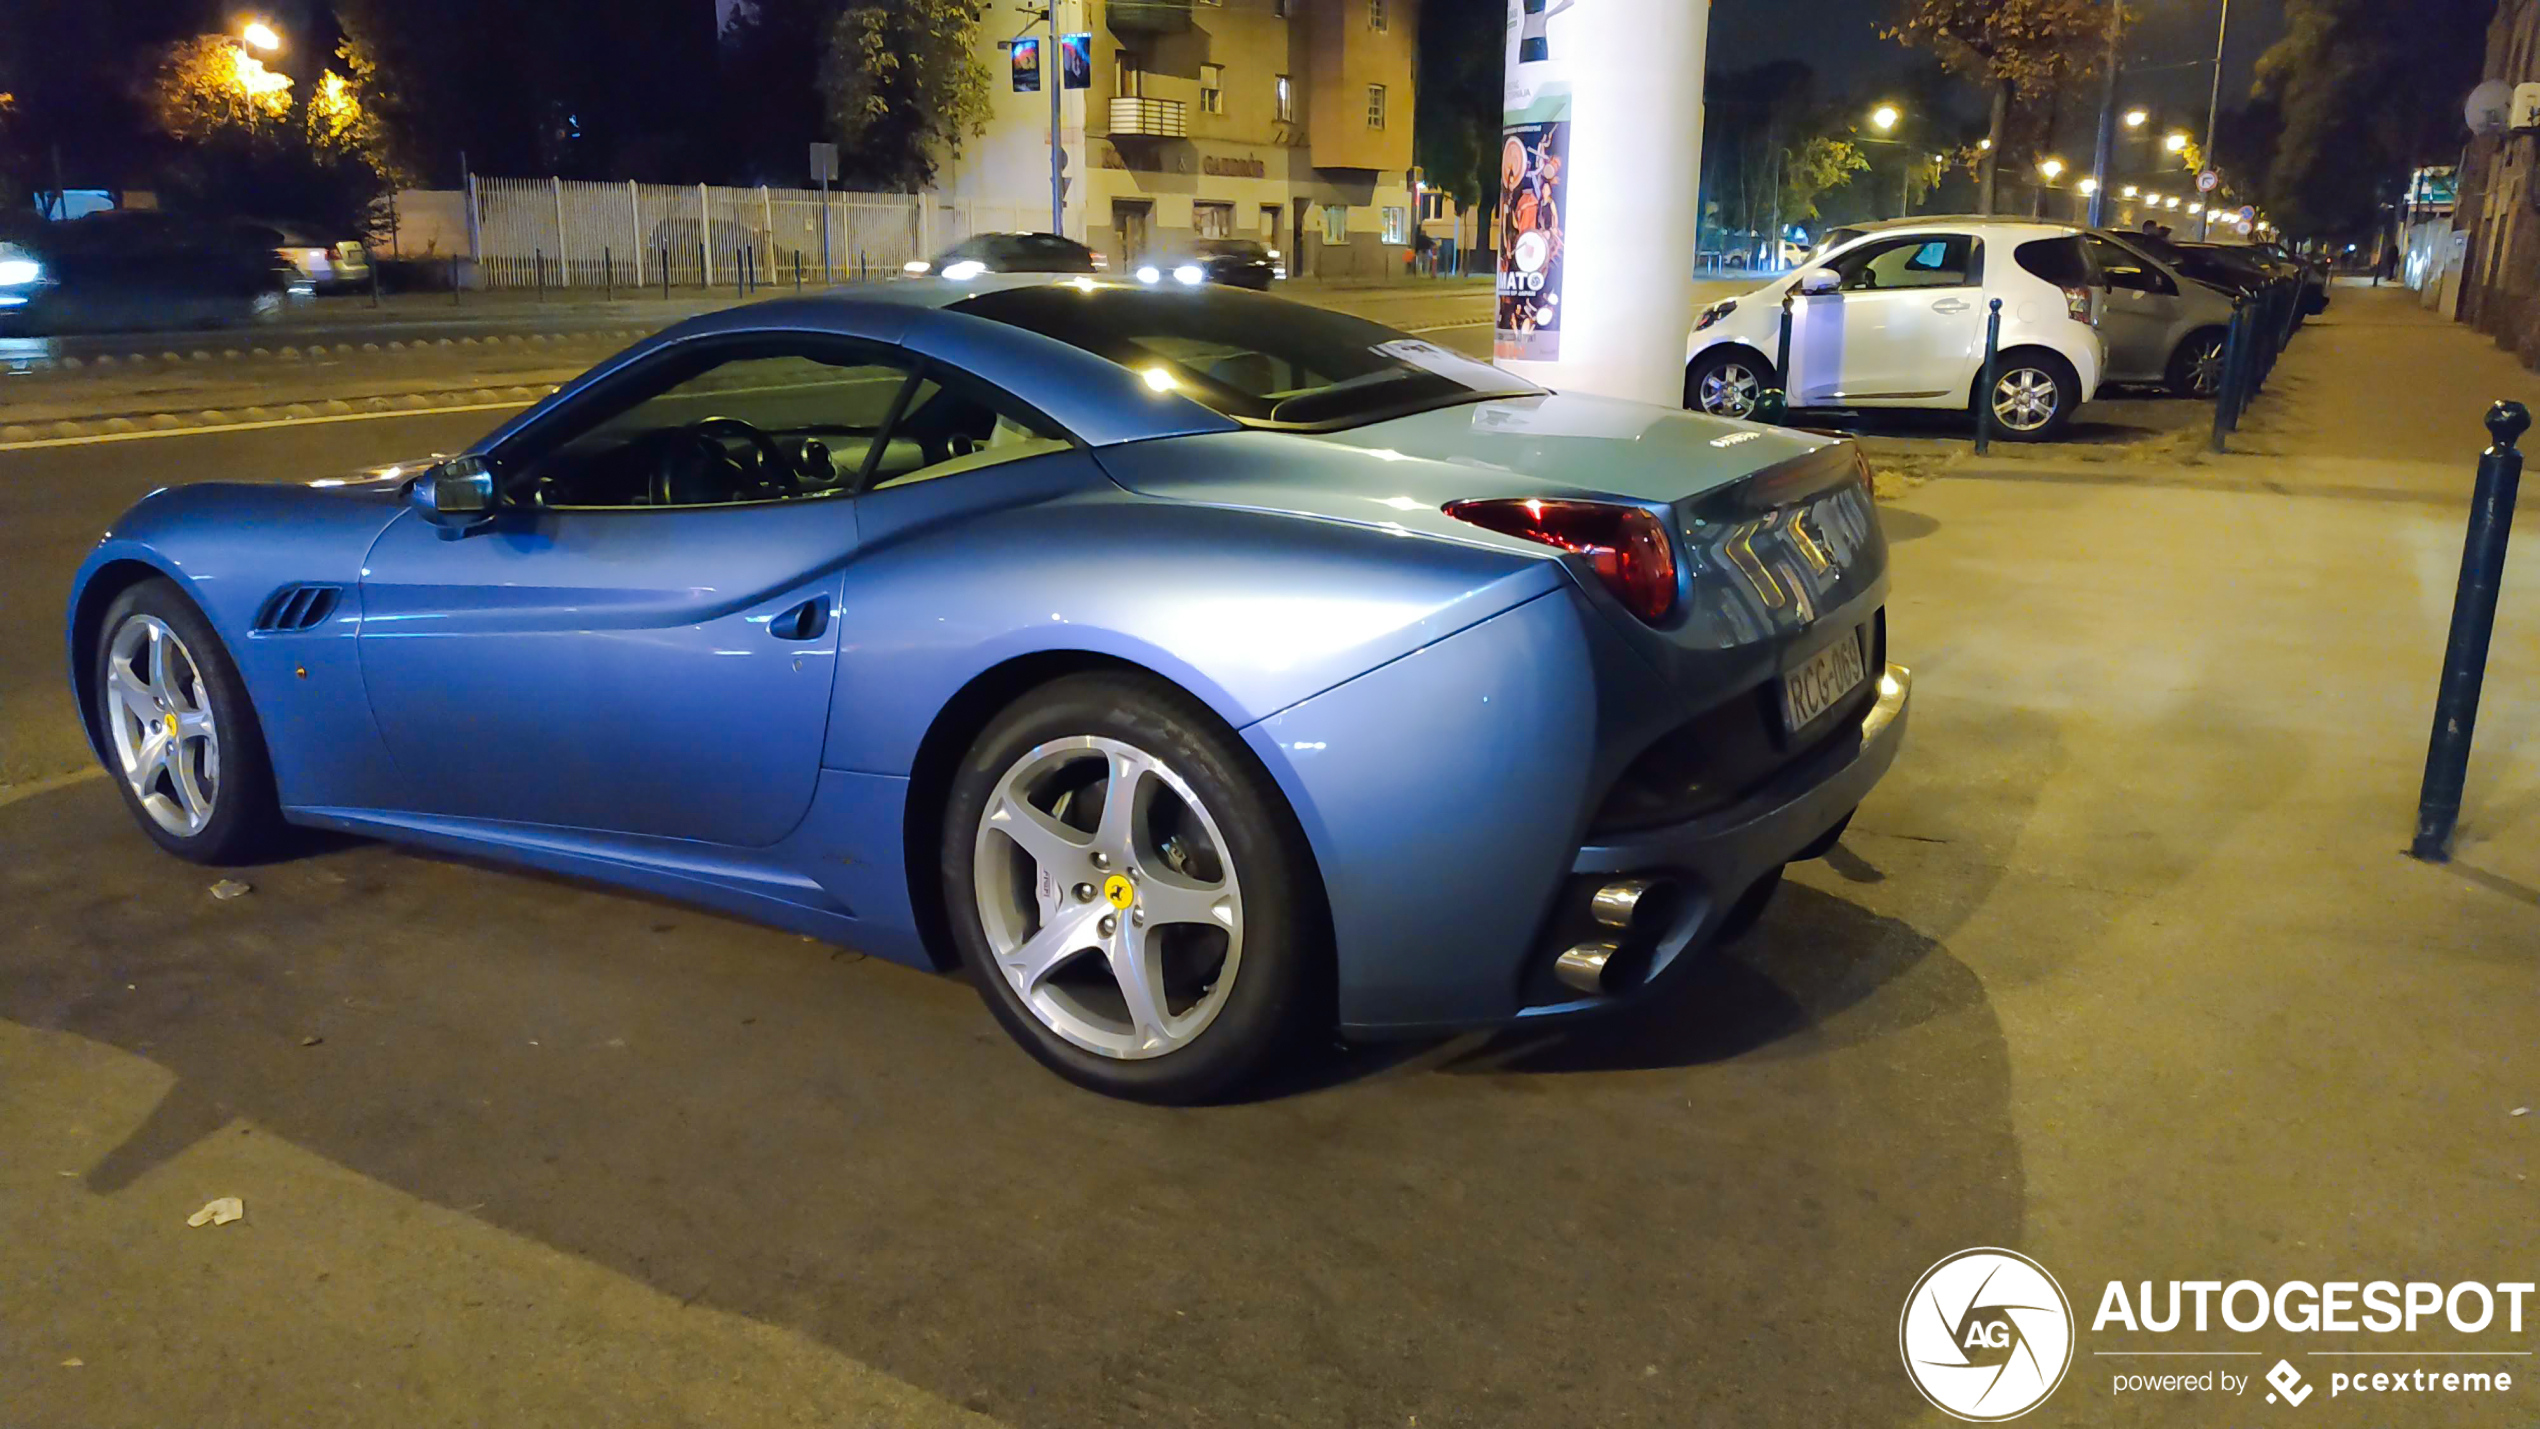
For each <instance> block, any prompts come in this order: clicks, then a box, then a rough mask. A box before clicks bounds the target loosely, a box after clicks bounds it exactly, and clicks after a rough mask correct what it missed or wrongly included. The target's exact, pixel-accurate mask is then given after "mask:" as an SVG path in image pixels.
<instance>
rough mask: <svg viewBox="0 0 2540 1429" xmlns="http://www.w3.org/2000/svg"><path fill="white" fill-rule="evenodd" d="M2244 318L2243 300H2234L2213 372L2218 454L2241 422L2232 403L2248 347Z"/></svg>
mask: <svg viewBox="0 0 2540 1429" xmlns="http://www.w3.org/2000/svg"><path fill="white" fill-rule="evenodd" d="M2244 315H2245V314H2244V312H2243V308H2242V303H2241V300H2240V299H2238V298H2234V299H2232V300H2231V325H2230V326H2229V327H2226V328H2224V329H2223V350H2222V362H2221V364H2220V365H2219V366H2218V367H2216V368H2215V370H2214V440H2213V450H2214V451H2215V452H2216V453H2217V454H2220V453H2221V452H2222V450H2223V438H2224V437H2225V436H2226V435H2227V434H2229V433H2230V431H2231V429H2232V424H2233V423H2234V422H2235V421H2236V420H2238V419H2237V418H2236V416H2235V415H2234V414H2233V412H2232V403H2233V402H2235V401H2237V400H2238V399H2239V396H2240V374H2239V363H2240V351H2241V348H2242V347H2243V346H2245V345H2246V344H2245V340H2244V337H2243V334H2242V331H2241V329H2242V328H2243V327H2244V326H2246V324H2245V323H2243V322H2242V318H2243V317H2244Z"/></svg>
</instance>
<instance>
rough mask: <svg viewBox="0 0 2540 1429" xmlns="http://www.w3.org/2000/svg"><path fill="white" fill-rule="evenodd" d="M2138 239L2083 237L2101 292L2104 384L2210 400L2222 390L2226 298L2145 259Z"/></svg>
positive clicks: (2100, 234)
mask: <svg viewBox="0 0 2540 1429" xmlns="http://www.w3.org/2000/svg"><path fill="white" fill-rule="evenodd" d="M2140 238H2141V235H2138V234H2130V233H2122V232H2115V231H2109V230H2098V231H2094V232H2092V233H2091V234H2090V236H2089V240H2088V242H2089V247H2090V259H2091V263H2092V266H2094V267H2095V268H2096V269H2097V270H2098V272H2099V279H2100V281H2101V282H2102V283H2104V284H2105V285H2106V286H2107V289H2108V296H2107V299H2106V300H2105V301H2104V302H2103V303H2102V304H2101V306H2100V310H2099V334H2100V336H2101V337H2102V338H2104V339H2105V340H2106V341H2107V344H2108V370H2107V373H2106V378H2105V380H2107V381H2109V382H2143V383H2150V382H2158V383H2162V384H2164V385H2166V386H2167V387H2168V388H2169V389H2170V390H2171V391H2172V392H2175V393H2177V394H2178V395H2179V396H2181V397H2211V396H2213V395H2214V391H2215V389H2216V388H2217V387H2219V386H2220V385H2221V384H2222V358H2223V343H2224V340H2225V338H2226V337H2227V336H2228V335H2229V332H2230V328H2231V294H2229V293H2228V292H2225V291H2224V290H2222V289H2221V288H2217V287H2214V286H2212V285H2210V284H2206V283H2200V282H2198V281H2196V280H2195V279H2193V278H2190V277H2188V276H2187V275H2186V274H2184V273H2181V272H2179V271H2178V270H2177V269H2176V268H2174V267H2172V266H2171V265H2169V264H2167V263H2164V262H2162V261H2161V260H2160V259H2158V258H2156V257H2154V256H2152V254H2151V252H2150V250H2149V249H2148V247H2147V246H2146V245H2144V244H2143V243H2142V242H2141V241H2140Z"/></svg>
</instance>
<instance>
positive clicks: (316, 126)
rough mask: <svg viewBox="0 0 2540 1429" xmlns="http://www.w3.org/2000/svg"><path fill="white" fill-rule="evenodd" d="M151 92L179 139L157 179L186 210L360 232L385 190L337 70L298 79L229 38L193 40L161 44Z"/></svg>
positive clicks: (363, 116) (365, 130)
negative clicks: (163, 47)
mask: <svg viewBox="0 0 2540 1429" xmlns="http://www.w3.org/2000/svg"><path fill="white" fill-rule="evenodd" d="M348 48H349V47H348ZM149 99H150V109H151V113H152V115H153V117H154V118H155V119H156V121H157V123H158V125H159V127H160V129H161V130H162V131H163V132H164V133H165V134H166V136H167V137H168V138H169V139H171V140H174V141H175V144H176V157H174V158H172V159H171V160H169V161H168V163H167V164H166V165H165V166H164V167H163V169H162V171H161V174H160V186H161V188H162V189H163V190H165V191H166V194H167V196H168V197H169V198H171V199H173V200H175V201H176V202H177V204H178V205H179V206H182V207H185V208H188V209H191V210H193V211H195V212H198V213H204V214H218V215H227V216H233V217H252V218H279V219H288V220H296V221H300V222H304V223H309V224H313V225H316V226H317V227H318V228H320V229H321V230H322V231H327V232H334V233H360V232H364V231H366V230H367V229H368V228H369V227H370V218H371V207H372V205H373V204H374V203H375V202H377V200H378V199H379V198H380V197H381V196H382V195H383V194H384V193H385V192H386V191H387V190H388V188H389V187H390V180H389V177H388V172H387V166H386V164H385V163H384V161H383V160H382V157H381V155H380V151H379V145H378V133H377V128H376V126H375V125H374V124H373V122H372V120H371V117H370V113H369V110H368V108H367V107H366V106H365V104H364V103H363V98H362V93H361V89H360V86H359V85H358V84H357V83H356V82H355V81H353V80H350V79H347V78H346V77H345V76H344V74H343V73H342V72H341V71H338V70H334V69H321V70H320V71H319V72H318V74H317V77H316V79H315V80H314V82H312V83H311V84H309V85H306V86H301V85H298V84H295V83H294V81H293V80H292V79H291V77H290V76H288V75H285V74H283V73H281V72H279V71H278V70H275V69H273V68H271V67H269V66H267V65H266V64H265V63H264V61H263V60H261V59H259V58H257V57H256V56H255V55H253V54H250V53H249V52H248V51H247V50H246V48H245V47H244V46H242V45H240V44H239V43H238V42H237V41H235V40H233V39H231V38H230V37H228V36H226V35H200V36H196V37H194V38H192V39H188V40H183V41H179V42H178V43H177V44H175V45H173V46H171V47H170V48H169V49H168V50H167V52H166V54H165V56H164V58H163V59H162V60H161V61H160V64H159V67H158V70H157V73H156V74H155V75H154V76H153V77H152V80H151V83H150V86H149Z"/></svg>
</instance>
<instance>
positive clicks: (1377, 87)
mask: <svg viewBox="0 0 2540 1429" xmlns="http://www.w3.org/2000/svg"><path fill="white" fill-rule="evenodd" d="M1367 127H1368V128H1370V129H1382V128H1384V127H1385V87H1384V86H1383V85H1381V84H1371V85H1369V86H1367Z"/></svg>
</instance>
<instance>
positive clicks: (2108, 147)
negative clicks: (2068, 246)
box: [2090, 0, 2221, 228]
mask: <svg viewBox="0 0 2540 1429" xmlns="http://www.w3.org/2000/svg"><path fill="white" fill-rule="evenodd" d="M2124 17H2125V7H2124V6H2123V5H2120V4H2118V3H2117V0H2108V77H2107V81H2106V83H2105V84H2104V85H2102V87H2101V88H2100V91H2099V144H2098V147H2097V148H2096V149H2094V150H2093V151H2092V153H2091V160H2090V164H2091V169H2090V171H2091V172H2092V173H2093V174H2096V175H2097V176H2098V178H2099V187H2097V188H2095V189H2092V190H2091V191H2090V226H2091V227H2093V228H2105V227H2107V226H2108V171H2109V169H2110V167H2111V166H2113V165H2114V164H2115V163H2116V161H2117V69H2118V65H2119V63H2120V61H2119V59H2118V48H2119V46H2120V45H2121V44H2122V43H2123V37H2124V32H2125V19H2124ZM2215 73H2217V74H2219V73H2221V71H2220V70H2219V69H2217V70H2216V71H2215Z"/></svg>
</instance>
